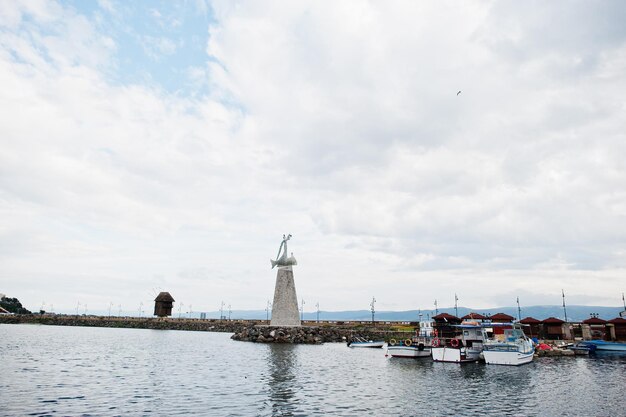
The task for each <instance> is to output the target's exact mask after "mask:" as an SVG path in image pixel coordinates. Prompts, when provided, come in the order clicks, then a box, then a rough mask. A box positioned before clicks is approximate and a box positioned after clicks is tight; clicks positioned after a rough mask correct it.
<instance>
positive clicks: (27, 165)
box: [0, 2, 626, 311]
mask: <svg viewBox="0 0 626 417" xmlns="http://www.w3.org/2000/svg"><path fill="white" fill-rule="evenodd" d="M200 6H201V8H202V10H204V11H203V13H211V14H212V16H211V19H210V21H209V23H208V24H209V26H205V27H204V28H203V30H205V31H208V33H209V40H208V43H207V46H206V50H205V51H204V54H203V58H202V59H201V62H200V63H198V62H195V61H189V63H185V64H184V65H183V64H181V65H182V67H181V68H183V70H181V73H180V76H181V77H182V78H183V79H184V82H185V83H187V84H189V85H190V87H191V88H190V90H191V91H188V92H185V91H182V90H177V91H176V92H175V93H171V92H169V91H168V89H166V88H164V87H163V86H162V85H160V84H159V83H160V82H162V78H159V74H160V73H159V71H160V70H162V67H163V66H164V61H163V60H164V59H165V57H168V56H169V57H174V56H176V57H178V54H179V52H180V51H181V50H182V47H183V46H187V45H188V44H189V42H188V40H189V39H191V37H190V36H187V35H189V34H185V36H183V35H182V34H178V33H177V34H173V33H172V32H168V31H167V30H164V29H163V30H162V31H153V30H152V29H154V28H152V27H151V30H150V31H146V32H142V31H141V26H139V25H135V26H133V23H132V22H133V20H132V19H130V18H129V17H128V16H125V15H124V13H130V12H129V11H128V10H127V8H119V9H118V10H116V16H115V21H114V22H113V21H110V22H109V21H107V20H106V19H109V17H107V15H106V14H104V15H100V16H99V17H98V18H99V19H104V20H98V21H97V22H94V21H92V20H91V19H92V18H91V17H89V16H88V15H86V14H81V13H80V12H78V11H76V10H73V9H71V8H68V7H65V6H63V5H60V4H58V3H54V2H43V3H36V2H34V3H33V2H27V3H24V4H21V3H15V4H14V5H13V6H12V7H9V6H7V5H6V4H2V5H1V6H0V7H3V8H4V9H6V10H4V9H3V12H2V13H0V16H2V17H0V18H1V19H2V30H1V32H0V46H1V48H0V76H1V77H2V79H3V80H5V83H4V84H5V87H4V88H3V90H2V92H1V93H0V103H1V105H2V108H3V109H5V110H6V111H3V112H1V113H0V129H2V131H3V132H4V134H3V138H2V139H1V141H2V147H0V213H1V214H2V216H3V218H4V219H7V221H6V222H5V224H4V225H3V226H2V229H0V246H1V247H2V248H3V251H0V253H2V255H0V256H2V259H3V262H2V267H1V268H0V280H2V283H3V284H4V286H5V287H6V289H3V292H7V293H14V294H13V295H16V296H19V294H18V293H20V292H24V291H28V295H27V297H29V298H30V297H32V299H34V300H36V302H37V303H40V302H41V301H40V300H39V299H40V298H41V291H45V290H41V291H39V290H36V289H29V290H26V286H29V287H30V288H42V289H45V288H52V287H55V288H56V287H59V286H62V287H63V288H73V287H76V288H77V290H76V292H75V293H72V294H71V295H68V296H67V297H68V298H72V301H71V303H69V302H68V303H69V304H71V305H73V304H75V301H74V299H77V298H80V299H81V300H84V302H88V303H89V304H90V305H95V304H97V303H101V304H103V305H106V306H108V303H109V300H110V299H113V298H115V299H116V301H115V304H116V305H117V304H118V303H123V304H127V305H135V304H138V301H139V300H143V302H144V303H145V304H148V303H149V302H150V299H149V296H146V295H145V294H148V293H149V291H148V290H149V289H150V288H152V287H154V286H155V285H159V286H161V287H163V288H166V289H167V290H171V292H172V294H174V297H175V298H176V299H177V300H181V301H182V302H184V303H185V304H186V305H188V304H193V305H194V310H197V311H200V310H201V309H203V308H204V309H206V310H209V309H216V308H217V307H218V306H219V304H220V303H221V301H223V300H226V302H227V303H228V302H230V303H231V304H232V305H233V308H237V309H242V308H263V307H264V306H265V302H266V299H267V298H271V294H272V292H273V279H274V277H273V273H272V272H271V271H270V270H269V269H268V267H269V262H268V258H269V257H271V256H273V255H274V251H275V249H276V248H277V245H278V243H279V237H280V235H281V234H282V233H288V232H291V233H293V234H294V240H293V250H294V254H295V256H296V257H297V259H298V260H299V263H300V265H299V267H298V271H297V277H296V281H297V286H298V295H299V296H301V297H303V298H306V299H307V305H311V306H312V305H314V304H315V303H314V302H313V301H312V300H313V299H317V300H319V301H320V304H321V305H324V306H325V308H327V309H350V308H360V307H364V308H367V306H368V303H369V300H371V297H372V295H374V294H375V295H376V298H377V299H378V300H379V304H380V306H379V308H381V309H384V308H385V305H388V306H394V308H396V309H409V308H419V307H420V306H430V305H431V304H432V300H433V299H434V298H438V299H440V300H442V303H443V302H444V301H443V300H445V299H451V300H452V299H453V297H452V296H451V294H454V293H455V292H458V293H459V294H462V298H463V300H464V304H465V305H468V306H474V307H489V306H493V305H497V304H498V300H499V299H506V298H507V297H508V298H510V291H513V290H515V291H520V290H526V291H530V292H529V293H528V298H532V297H535V298H536V299H537V300H543V298H542V294H544V295H545V294H548V293H550V292H555V291H556V292H559V291H560V289H561V288H565V289H566V292H568V293H571V294H572V296H574V294H578V295H581V296H582V294H587V295H588V296H589V297H596V298H593V300H604V301H602V302H604V303H608V304H610V303H611V301H610V300H611V299H612V298H611V296H610V295H607V294H608V293H611V292H615V291H619V285H620V281H619V279H618V278H616V277H619V276H623V271H624V269H626V265H625V263H624V259H625V258H624V256H623V255H624V252H625V251H626V249H625V248H624V241H625V239H624V237H625V236H626V226H625V225H626V222H625V221H624V220H625V217H626V190H625V189H624V184H626V168H624V164H623V160H624V156H625V155H626V141H625V139H626V138H625V134H624V132H625V131H626V130H625V129H624V118H623V114H624V110H626V105H625V104H624V99H623V97H622V96H623V93H622V91H624V90H625V88H624V87H626V85H625V84H626V81H624V77H623V73H624V70H625V69H626V44H625V42H624V41H625V39H626V36H624V33H623V28H622V25H621V20H623V19H621V20H620V16H621V14H620V13H622V10H623V7H621V6H619V4H614V3H609V2H607V3H604V4H603V5H602V7H599V8H597V9H596V8H594V7H591V6H587V5H584V4H576V5H575V6H571V7H568V11H567V13H565V14H564V15H563V16H560V17H559V13H560V10H561V9H562V6H563V5H560V4H559V3H557V4H556V5H553V4H549V5H544V4H543V3H537V4H535V5H534V9H533V13H532V14H530V13H527V12H525V11H523V10H520V8H519V7H517V6H515V5H512V4H510V3H499V4H495V5H489V4H474V3H467V4H458V3H445V2H444V3H438V4H436V5H435V4H422V3H414V2H406V3H405V2H398V3H392V4H389V5H385V6H379V5H377V4H375V3H360V2H354V3H351V2H346V3H341V4H337V5H334V6H333V7H332V8H328V7H327V5H325V4H321V3H317V2H301V3H297V4H290V5H289V6H288V7H285V4H282V3H273V2H269V3H264V4H259V3H254V2H250V3H243V4H242V5H234V4H232V3H231V2H215V3H213V4H211V7H207V5H206V4H205V3H200ZM559 6H560V7H559ZM101 7H104V6H101ZM195 11H196V10H195V9H194V12H195ZM143 12H145V16H150V10H143ZM170 12H171V11H170ZM155 15H156V14H155ZM159 15H160V17H159V16H156V17H157V18H159V19H160V18H162V17H163V16H165V15H166V13H165V11H164V10H163V11H161V10H160V11H159ZM167 15H168V16H170V15H171V16H183V15H184V14H180V15H177V14H175V13H169V14H167ZM583 16H589V18H585V19H584V18H583ZM557 17H559V19H560V20H559V19H557ZM110 19H113V17H110ZM107 22H109V23H112V25H111V27H115V28H118V25H120V24H122V23H123V24H126V25H130V26H129V27H127V28H126V29H125V30H127V32H128V33H131V34H132V38H133V39H135V38H136V39H141V40H142V43H141V47H143V48H145V52H146V54H147V55H148V57H149V59H144V58H143V57H141V56H140V55H141V53H139V54H137V55H133V57H134V59H136V64H137V66H136V67H137V68H139V69H138V71H141V72H142V74H143V73H144V72H146V73H149V74H155V75H154V77H151V78H149V82H142V81H141V80H143V79H144V77H141V76H140V77H135V78H132V77H131V78H127V79H125V80H124V82H118V81H117V80H118V79H119V77H116V76H115V74H116V72H123V71H131V70H132V69H133V68H135V67H130V66H129V67H124V66H123V65H122V64H123V62H122V61H121V59H120V53H121V52H120V50H121V49H122V48H124V47H126V45H123V43H124V41H123V40H124V39H125V38H123V37H122V36H121V35H120V33H119V32H117V31H115V30H111V31H106V30H105V29H106V27H107ZM120 22H122V23H120ZM549 22H557V23H555V24H554V25H551V26H550V27H551V32H550V34H549V36H542V33H545V28H546V27H547V25H548V23H549ZM113 23H115V24H113ZM157 26H158V25H157ZM184 26H185V25H182V26H181V28H182V27H184ZM118 29H119V28H118ZM180 30H182V29H180ZM179 35H180V37H179ZM200 35H202V36H206V32H205V33H202V34H197V36H198V39H203V37H202V36H200ZM194 36H196V34H194ZM587 36H589V37H590V38H589V39H587ZM181 42H182V43H181ZM140 51H141V49H140ZM116 62H117V63H120V62H121V63H122V64H119V65H118V64H116ZM168 65H169V61H168ZM122 68H123V69H122ZM168 74H169V73H168ZM131 75H132V74H131ZM135 75H136V74H135ZM170 75H171V74H170ZM129 79H131V80H135V81H132V82H130V81H128V80H129ZM194 86H196V87H197V88H196V90H194V88H193V87H194ZM200 90H201V91H202V93H198V91H200ZM458 90H462V91H463V93H462V94H461V95H459V96H457V95H456V92H457V91H458ZM18 108H19V111H17V109H18ZM5 249H6V250H5ZM94 271H95V272H94ZM620 274H621V275H620ZM583 277H585V279H583ZM22 283H24V284H22ZM107 283H110V287H109V285H108V284H107ZM598 283H599V284H598ZM512 287H513V289H512ZM96 288H98V289H100V290H96ZM103 288H104V289H103ZM529 288H532V291H531V290H530V289H529ZM570 289H571V290H570ZM93 293H98V295H97V296H96V295H93ZM120 293H123V295H121V294H120ZM55 294H58V295H55V297H59V298H61V297H62V295H61V294H60V293H59V292H55ZM89 294H92V295H91V296H90V295H89ZM500 296H502V297H504V298H500ZM546 296H548V295H546ZM557 296H558V294H557ZM89 297H93V298H92V300H93V301H87V300H88V299H89ZM142 297H143V298H142ZM146 297H147V298H146ZM446 297H447V298H446ZM20 298H21V297H20ZM557 298H558V297H557ZM589 299H590V300H591V299H592V298H589ZM118 300H119V301H118ZM581 300H582V298H581ZM583 301H584V300H583ZM48 302H50V300H48ZM63 302H65V301H55V302H54V304H55V305H57V306H61V305H62V303H63ZM452 302H453V301H452ZM452 302H451V303H452ZM512 302H513V301H502V303H504V304H512ZM525 303H526V304H527V305H530V304H532V300H527V301H526V302H525ZM442 305H444V304H442ZM103 308H104V307H103Z"/></svg>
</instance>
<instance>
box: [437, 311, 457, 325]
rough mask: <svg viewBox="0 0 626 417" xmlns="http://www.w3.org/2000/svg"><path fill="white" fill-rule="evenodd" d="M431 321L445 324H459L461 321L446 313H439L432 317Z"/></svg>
mask: <svg viewBox="0 0 626 417" xmlns="http://www.w3.org/2000/svg"><path fill="white" fill-rule="evenodd" d="M433 320H435V321H438V322H441V321H443V322H447V323H453V322H454V323H457V324H458V323H460V322H461V319H460V318H458V317H457V316H453V315H452V314H448V313H440V314H437V315H436V316H433Z"/></svg>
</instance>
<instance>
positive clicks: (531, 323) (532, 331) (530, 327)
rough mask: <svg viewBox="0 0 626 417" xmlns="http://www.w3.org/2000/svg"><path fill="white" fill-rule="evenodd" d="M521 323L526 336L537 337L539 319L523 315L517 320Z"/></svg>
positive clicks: (539, 327) (539, 324)
mask: <svg viewBox="0 0 626 417" xmlns="http://www.w3.org/2000/svg"><path fill="white" fill-rule="evenodd" d="M519 322H520V323H521V324H524V325H525V326H523V327H522V328H523V329H524V333H525V334H526V336H528V337H531V338H532V337H539V332H540V331H541V321H539V320H537V319H536V318H534V317H525V318H523V319H521V320H520V321H519Z"/></svg>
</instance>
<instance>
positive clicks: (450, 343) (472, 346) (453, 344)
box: [431, 323, 487, 363]
mask: <svg viewBox="0 0 626 417" xmlns="http://www.w3.org/2000/svg"><path fill="white" fill-rule="evenodd" d="M452 327H455V328H456V329H457V333H458V334H457V335H456V336H455V337H453V338H449V339H444V338H441V339H440V338H438V337H434V338H433V340H432V343H431V346H432V348H431V354H432V356H433V360H434V361H435V362H456V363H464V362H475V361H477V360H478V359H480V354H481V353H482V351H483V343H484V341H485V340H486V339H487V334H486V332H485V329H483V327H482V326H481V325H480V324H478V323H466V324H463V323H461V324H458V325H455V326H452Z"/></svg>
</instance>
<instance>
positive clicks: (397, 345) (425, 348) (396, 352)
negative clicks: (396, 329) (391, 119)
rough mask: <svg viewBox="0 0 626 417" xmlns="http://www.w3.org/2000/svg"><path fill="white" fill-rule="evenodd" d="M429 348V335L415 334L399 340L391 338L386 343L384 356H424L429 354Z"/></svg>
mask: <svg viewBox="0 0 626 417" xmlns="http://www.w3.org/2000/svg"><path fill="white" fill-rule="evenodd" d="M430 349H431V347H430V338H429V337H424V336H417V337H412V338H410V339H406V340H400V341H396V340H395V339H391V340H390V341H389V343H388V344H387V352H386V353H385V356H391V357H394V358H426V357H428V356H430Z"/></svg>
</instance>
